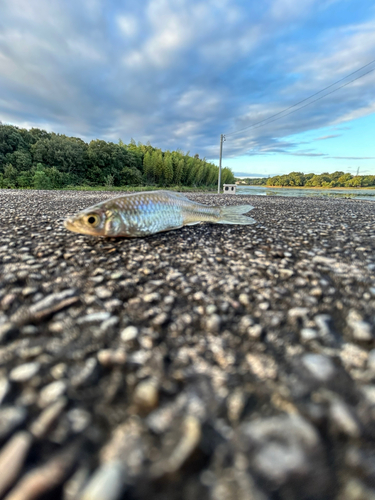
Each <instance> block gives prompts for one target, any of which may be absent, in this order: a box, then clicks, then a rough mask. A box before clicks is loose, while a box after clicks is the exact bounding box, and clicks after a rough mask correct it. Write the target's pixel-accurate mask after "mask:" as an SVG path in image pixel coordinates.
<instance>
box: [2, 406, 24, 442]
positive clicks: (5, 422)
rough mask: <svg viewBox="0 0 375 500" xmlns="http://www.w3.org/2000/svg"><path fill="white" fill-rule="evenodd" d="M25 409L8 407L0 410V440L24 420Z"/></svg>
mask: <svg viewBox="0 0 375 500" xmlns="http://www.w3.org/2000/svg"><path fill="white" fill-rule="evenodd" d="M26 415H27V412H26V409H25V408H23V407H17V406H8V407H5V408H1V409H0V439H4V438H6V437H7V436H8V434H10V433H11V432H12V431H14V429H15V428H16V427H18V426H19V425H20V424H22V422H23V421H24V420H25V419H26Z"/></svg>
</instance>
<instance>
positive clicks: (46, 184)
mask: <svg viewBox="0 0 375 500" xmlns="http://www.w3.org/2000/svg"><path fill="white" fill-rule="evenodd" d="M33 187H34V188H35V189H52V183H51V179H50V178H49V177H48V175H47V174H46V171H45V169H44V167H43V165H42V164H41V163H38V165H37V167H36V170H35V173H34V176H33Z"/></svg>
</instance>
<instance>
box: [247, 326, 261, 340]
mask: <svg viewBox="0 0 375 500" xmlns="http://www.w3.org/2000/svg"><path fill="white" fill-rule="evenodd" d="M262 331H263V328H262V327H261V325H254V326H249V328H248V329H247V334H248V335H249V337H250V338H252V339H259V337H260V336H261V335H262Z"/></svg>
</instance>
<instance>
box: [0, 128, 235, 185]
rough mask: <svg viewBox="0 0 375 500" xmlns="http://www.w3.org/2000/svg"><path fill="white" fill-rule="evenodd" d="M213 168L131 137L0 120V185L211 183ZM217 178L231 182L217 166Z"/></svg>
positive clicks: (214, 178) (214, 180) (214, 174)
mask: <svg viewBox="0 0 375 500" xmlns="http://www.w3.org/2000/svg"><path fill="white" fill-rule="evenodd" d="M217 178H218V167H217V166H216V165H214V164H212V163H209V162H207V161H206V159H203V160H202V159H200V158H199V155H198V154H196V155H195V156H193V157H192V156H189V152H188V153H186V154H185V153H184V152H183V151H182V150H180V149H178V150H177V151H166V152H165V153H163V152H162V151H161V149H157V148H154V147H152V146H151V144H150V143H149V142H147V144H142V143H141V142H138V143H136V141H135V140H134V139H132V140H131V141H130V143H129V144H125V143H124V142H123V141H122V140H121V139H119V141H118V144H114V143H112V142H106V141H102V140H99V139H96V140H93V141H91V142H90V143H89V144H87V143H86V142H84V141H83V140H81V139H79V138H77V137H67V136H65V135H62V134H55V133H53V132H52V133H49V132H46V131H45V130H41V129H37V128H32V129H30V130H26V129H20V128H18V127H14V126H12V125H2V124H0V187H1V188H24V189H25V188H34V189H63V188H67V187H68V186H70V187H71V188H72V187H74V186H77V185H80V186H87V188H88V189H89V188H95V187H99V186H106V188H107V189H116V188H120V187H121V186H133V187H136V186H142V185H143V184H147V185H149V186H154V187H156V186H159V187H168V188H172V187H173V186H179V187H180V189H181V190H182V189H183V188H184V186H192V187H196V188H202V189H203V188H209V187H211V188H212V187H215V185H216V184H217ZM222 179H223V182H227V183H231V182H234V177H233V174H232V172H231V171H230V170H229V169H223V177H222Z"/></svg>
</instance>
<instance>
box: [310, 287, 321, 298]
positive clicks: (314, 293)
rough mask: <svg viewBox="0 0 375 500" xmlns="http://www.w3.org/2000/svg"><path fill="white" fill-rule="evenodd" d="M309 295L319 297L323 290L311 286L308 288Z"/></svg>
mask: <svg viewBox="0 0 375 500" xmlns="http://www.w3.org/2000/svg"><path fill="white" fill-rule="evenodd" d="M310 295H312V296H313V297H321V296H322V295H323V290H322V289H321V288H319V287H315V288H312V289H311V290H310Z"/></svg>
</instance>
